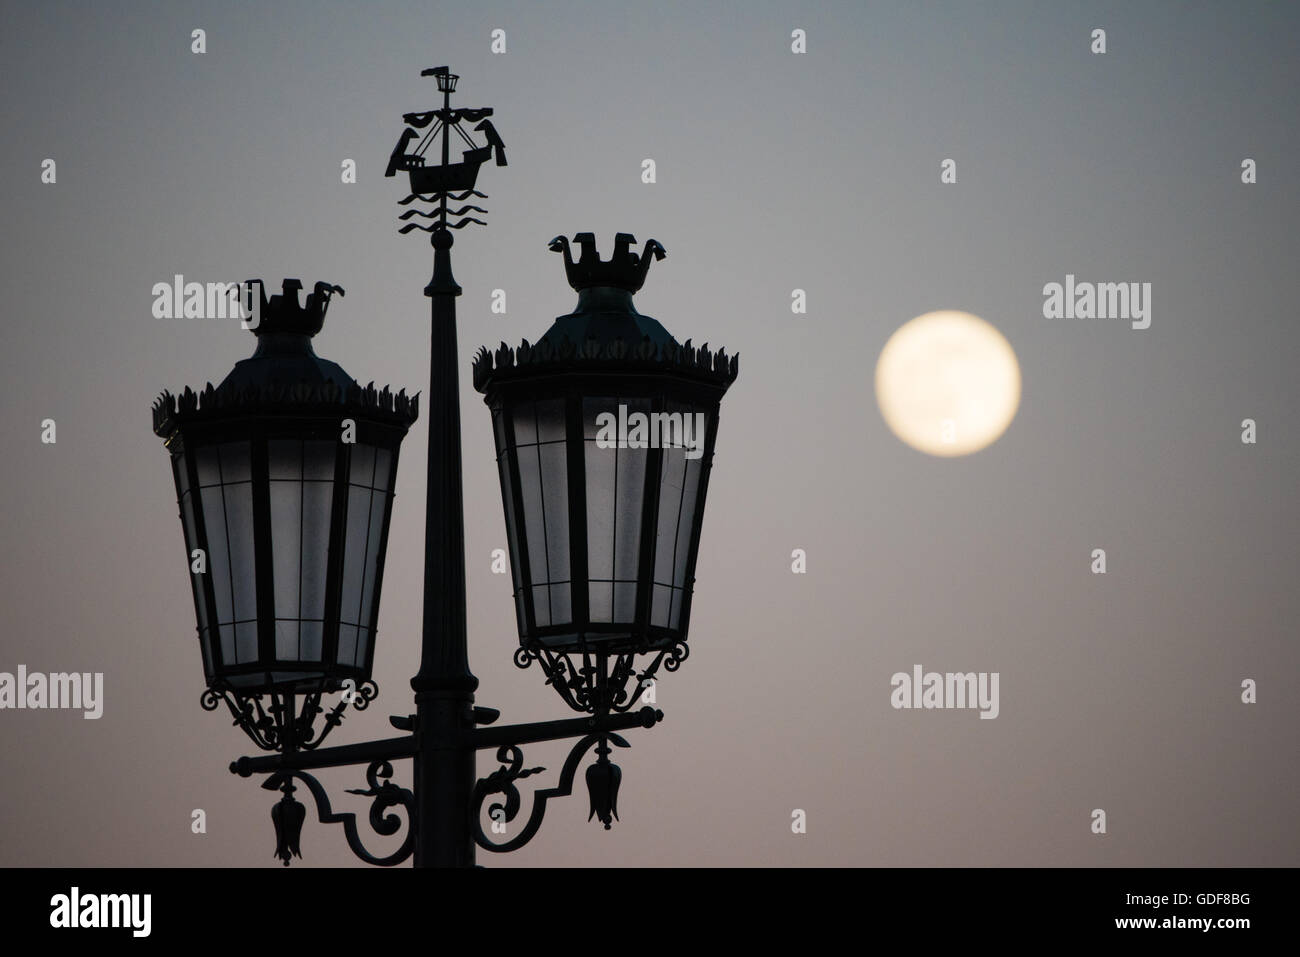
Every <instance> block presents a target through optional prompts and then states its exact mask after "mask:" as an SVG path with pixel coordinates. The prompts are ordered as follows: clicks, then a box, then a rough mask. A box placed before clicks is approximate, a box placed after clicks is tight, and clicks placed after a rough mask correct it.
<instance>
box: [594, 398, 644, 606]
mask: <svg viewBox="0 0 1300 957" xmlns="http://www.w3.org/2000/svg"><path fill="white" fill-rule="evenodd" d="M649 410H650V404H649V402H648V401H647V400H645V399H628V398H617V397H613V396H607V397H591V398H586V399H583V405H582V419H583V434H584V436H585V441H584V443H583V444H584V453H585V456H584V457H585V463H586V471H587V476H586V480H587V484H586V494H587V574H588V578H589V579H590V582H591V584H590V586H589V595H590V601H591V609H590V618H591V621H593V622H609V621H631V620H633V619H634V618H635V615H636V594H637V569H638V565H639V562H640V550H641V509H642V503H643V502H644V499H645V471H646V460H647V456H648V451H647V449H646V448H645V442H644V440H645V439H646V438H647V435H646V432H645V429H644V427H643V426H642V427H640V431H637V429H638V426H637V423H638V422H640V421H641V419H640V417H641V416H644V415H645V414H646V413H648V412H649ZM625 425H626V426H627V428H626V434H625V433H624V431H623V428H624V426H625Z"/></svg>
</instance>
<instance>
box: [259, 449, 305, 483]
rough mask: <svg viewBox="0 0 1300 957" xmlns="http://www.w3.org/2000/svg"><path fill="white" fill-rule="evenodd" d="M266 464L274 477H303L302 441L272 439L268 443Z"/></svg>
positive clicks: (269, 472) (268, 472)
mask: <svg viewBox="0 0 1300 957" xmlns="http://www.w3.org/2000/svg"><path fill="white" fill-rule="evenodd" d="M266 465H267V474H268V475H269V476H270V477H271V478H272V479H299V478H302V443H301V442H299V441H298V440H297V439H270V440H269V441H268V442H267V443H266Z"/></svg>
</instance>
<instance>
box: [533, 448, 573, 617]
mask: <svg viewBox="0 0 1300 957" xmlns="http://www.w3.org/2000/svg"><path fill="white" fill-rule="evenodd" d="M538 451H539V453H540V455H541V463H542V489H543V492H544V493H545V503H546V559H547V568H548V569H549V573H550V580H551V581H552V582H562V581H568V580H569V482H568V475H569V470H568V464H567V462H566V459H565V457H566V455H567V454H568V452H567V449H566V447H565V444H564V443H563V442H552V443H551V444H549V445H543V446H540V447H539V450H538ZM534 580H536V579H534ZM551 613H552V615H553V616H555V617H556V618H557V620H559V618H560V615H559V612H558V610H557V609H556V608H554V607H553V608H552V610H551ZM564 620H566V621H567V620H568V619H567V617H565V618H564Z"/></svg>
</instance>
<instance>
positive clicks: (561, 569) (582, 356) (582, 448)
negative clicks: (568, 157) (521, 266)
mask: <svg viewBox="0 0 1300 957" xmlns="http://www.w3.org/2000/svg"><path fill="white" fill-rule="evenodd" d="M635 242H636V240H635V239H634V238H633V237H632V236H631V235H629V234H627V233H619V234H617V236H616V238H615V250H614V256H613V258H612V259H610V260H609V261H601V260H600V259H599V257H598V255H597V253H596V248H595V238H594V236H593V235H592V234H591V233H579V234H578V235H576V236H575V237H574V243H576V244H577V245H578V246H579V247H580V248H581V250H582V252H581V256H580V258H579V259H578V260H577V261H576V262H575V261H574V259H573V256H572V253H571V251H570V247H569V243H568V241H567V240H566V239H565V238H564V237H562V236H561V237H557V238H556V239H554V240H552V241H551V244H550V248H551V249H552V250H554V251H557V252H562V253H563V254H564V262H565V269H566V272H567V274H568V279H569V284H570V285H571V286H572V287H573V288H574V289H575V290H577V291H578V305H577V308H576V309H575V310H574V312H572V313H570V314H569V315H566V316H561V317H559V318H558V319H556V320H555V323H554V325H552V326H551V328H550V329H549V330H548V331H547V332H546V334H545V335H543V336H542V338H541V339H540V340H538V342H537V343H536V344H535V345H530V344H529V343H528V342H527V341H524V342H523V344H522V345H521V346H520V347H519V348H518V349H517V350H512V349H510V348H508V347H507V346H506V345H505V344H504V343H503V344H502V346H501V348H500V349H498V350H497V351H496V353H495V355H493V354H491V353H489V352H488V351H487V350H486V349H484V350H481V351H480V353H479V355H478V356H477V358H476V360H475V365H474V385H475V388H476V389H478V390H479V391H480V392H482V393H483V394H484V399H485V401H486V403H487V405H488V407H489V408H490V409H491V412H492V422H493V428H494V431H495V435H496V453H497V466H498V473H499V476H500V484H501V494H502V499H503V502H504V507H505V515H506V530H507V535H508V540H509V547H510V557H511V570H512V575H513V580H514V597H515V610H516V618H517V622H518V629H519V639H520V646H521V647H520V651H519V652H518V653H517V654H516V662H517V663H519V664H520V665H521V666H526V665H527V664H528V663H530V662H531V661H533V660H539V661H541V662H542V665H543V667H544V669H545V670H546V672H547V675H548V678H550V679H551V680H552V683H555V684H556V687H557V689H558V690H559V691H560V693H561V694H562V695H563V696H564V697H565V699H566V700H567V701H568V702H569V703H570V704H571V705H572V706H573V707H575V708H577V709H579V710H583V711H591V712H597V713H598V712H603V711H606V710H608V709H610V708H614V709H617V710H623V709H625V708H627V707H631V705H632V704H633V703H635V701H636V700H637V695H635V694H631V693H629V692H628V690H627V685H628V682H629V679H630V678H631V677H632V675H633V671H634V670H635V669H634V660H635V657H636V656H637V655H651V656H653V657H652V659H651V664H650V666H649V668H647V669H646V671H644V672H642V675H641V678H642V681H641V682H639V683H638V684H639V687H642V688H643V687H644V686H645V679H646V678H648V677H651V676H652V675H653V673H654V670H655V669H657V668H658V666H659V664H660V663H661V662H663V663H665V666H666V667H667V668H668V670H675V669H676V667H677V665H678V664H680V661H681V660H682V659H683V658H685V657H686V654H687V645H686V639H687V632H688V627H689V623H690V612H691V595H692V590H693V586H694V581H695V577H694V576H695V559H696V554H697V552H698V549H699V540H700V527H701V523H702V520H703V516H704V502H705V496H706V493H707V491H708V484H709V472H710V467H711V464H712V459H713V449H714V443H715V441H716V437H717V428H718V410H719V403H720V401H721V399H722V396H723V393H725V392H726V390H727V388H728V387H729V386H730V384H731V383H732V382H733V381H735V379H736V376H737V373H738V361H737V357H734V356H733V357H728V356H727V355H726V353H725V351H723V350H718V351H717V352H716V353H714V352H711V351H710V350H709V348H708V347H707V345H706V346H704V347H703V348H699V349H696V348H693V347H692V345H691V343H690V341H689V340H687V342H686V343H685V344H679V343H678V342H677V340H676V339H674V338H673V337H672V336H671V335H670V334H669V333H668V332H667V330H666V329H664V327H663V326H662V325H660V323H659V322H657V321H656V320H654V319H652V318H650V317H649V316H643V315H641V314H640V313H638V312H637V311H636V309H635V307H634V306H633V303H632V297H633V294H634V293H635V292H636V291H637V290H639V289H640V288H641V286H642V284H643V283H644V281H645V276H646V272H647V271H648V269H649V267H650V260H651V257H652V256H653V258H655V259H663V258H664V249H663V247H662V246H661V245H660V244H659V243H658V242H656V241H654V240H650V241H649V242H648V243H646V245H645V247H644V249H643V250H642V252H641V254H640V256H638V255H637V254H636V253H634V252H632V251H631V250H630V248H629V247H630V246H631V244H633V243H635ZM557 677H558V679H559V680H558V681H557Z"/></svg>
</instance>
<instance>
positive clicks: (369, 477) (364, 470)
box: [348, 445, 375, 488]
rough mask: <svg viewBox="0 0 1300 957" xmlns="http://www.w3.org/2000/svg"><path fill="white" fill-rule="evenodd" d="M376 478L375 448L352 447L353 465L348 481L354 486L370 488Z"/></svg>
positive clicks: (370, 446) (366, 446) (364, 446)
mask: <svg viewBox="0 0 1300 957" xmlns="http://www.w3.org/2000/svg"><path fill="white" fill-rule="evenodd" d="M374 477H375V447H374V446H373V445H354V446H352V464H351V470H350V474H349V478H348V481H349V482H351V483H352V484H353V485H364V486H366V487H367V488H369V487H370V484H371V482H372V481H373V480H374Z"/></svg>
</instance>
